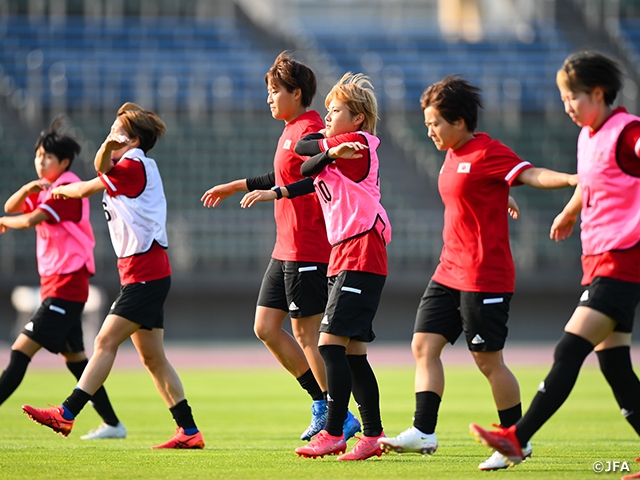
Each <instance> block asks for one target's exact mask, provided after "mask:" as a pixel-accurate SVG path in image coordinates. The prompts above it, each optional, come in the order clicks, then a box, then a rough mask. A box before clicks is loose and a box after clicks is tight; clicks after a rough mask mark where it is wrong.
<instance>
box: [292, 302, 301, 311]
mask: <svg viewBox="0 0 640 480" xmlns="http://www.w3.org/2000/svg"><path fill="white" fill-rule="evenodd" d="M289 310H300V309H299V308H298V306H297V305H296V304H295V302H291V303H290V304H289Z"/></svg>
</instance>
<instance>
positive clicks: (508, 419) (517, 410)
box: [498, 403, 522, 428]
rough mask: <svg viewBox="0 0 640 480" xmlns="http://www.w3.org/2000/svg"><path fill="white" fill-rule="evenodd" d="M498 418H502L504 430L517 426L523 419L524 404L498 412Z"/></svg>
mask: <svg viewBox="0 0 640 480" xmlns="http://www.w3.org/2000/svg"><path fill="white" fill-rule="evenodd" d="M498 417H499V418H500V425H502V426H503V427H504V428H509V427H510V426H511V425H515V424H516V422H517V421H518V420H520V419H521V418H522V403H519V404H517V405H516V406H514V407H511V408H507V409H505V410H498Z"/></svg>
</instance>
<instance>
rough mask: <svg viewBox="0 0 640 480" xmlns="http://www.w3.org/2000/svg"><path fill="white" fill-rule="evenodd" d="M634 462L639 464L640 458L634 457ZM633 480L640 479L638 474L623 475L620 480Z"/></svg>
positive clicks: (639, 473)
mask: <svg viewBox="0 0 640 480" xmlns="http://www.w3.org/2000/svg"><path fill="white" fill-rule="evenodd" d="M636 462H638V463H640V457H636ZM634 478H640V472H638V473H631V474H629V475H625V476H624V477H622V478H621V479H620V480H632V479H634Z"/></svg>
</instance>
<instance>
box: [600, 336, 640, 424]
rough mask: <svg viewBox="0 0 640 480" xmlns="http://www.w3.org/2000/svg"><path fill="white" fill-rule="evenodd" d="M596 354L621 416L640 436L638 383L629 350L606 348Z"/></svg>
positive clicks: (639, 387) (639, 393)
mask: <svg viewBox="0 0 640 480" xmlns="http://www.w3.org/2000/svg"><path fill="white" fill-rule="evenodd" d="M596 354H597V355H598V361H599V362H600V370H602V373H603V374H604V376H605V378H606V379H607V382H609V385H611V389H612V390H613V395H614V396H615V397H616V401H617V402H618V405H619V406H620V409H621V412H622V415H624V417H625V418H626V419H627V422H629V423H630V424H631V426H632V427H633V429H634V430H635V431H636V433H637V434H638V435H640V382H639V381H638V377H637V376H636V374H635V373H634V371H633V367H632V365H631V353H630V348H629V347H615V348H608V349H606V350H601V351H599V352H596Z"/></svg>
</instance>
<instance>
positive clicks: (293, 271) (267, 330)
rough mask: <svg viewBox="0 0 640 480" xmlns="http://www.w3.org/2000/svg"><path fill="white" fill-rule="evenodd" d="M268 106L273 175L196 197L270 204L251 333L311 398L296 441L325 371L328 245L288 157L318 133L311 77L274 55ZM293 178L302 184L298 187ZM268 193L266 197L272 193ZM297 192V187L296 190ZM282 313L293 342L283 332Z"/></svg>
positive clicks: (305, 185)
mask: <svg viewBox="0 0 640 480" xmlns="http://www.w3.org/2000/svg"><path fill="white" fill-rule="evenodd" d="M265 81H266V84H267V88H268V92H269V94H268V96H267V103H268V104H269V106H270V108H271V114H272V116H273V118H275V119H276V120H282V121H284V123H285V127H284V131H283V132H282V135H281V136H280V140H279V141H278V146H277V149H276V154H275V158H274V162H273V163H274V171H273V172H270V173H268V174H265V175H261V176H258V177H252V178H247V179H241V180H235V181H233V182H230V183H225V184H222V185H216V186H215V187H213V188H211V189H209V190H207V191H206V192H205V194H204V195H203V196H202V202H203V204H204V206H206V207H215V206H216V205H218V204H219V203H220V201H222V200H223V199H225V198H227V197H229V196H230V195H233V194H234V193H236V192H240V191H246V190H249V191H252V192H253V191H256V192H261V191H268V192H269V193H272V195H273V198H274V199H275V198H277V199H282V198H283V197H290V198H291V199H290V200H282V201H278V202H275V204H274V216H275V220H276V233H277V235H276V244H275V247H274V249H273V253H272V254H271V260H270V262H269V266H268V267H267V271H266V272H265V274H264V278H263V280H262V286H261V287H260V293H259V295H258V302H257V306H256V314H255V324H254V331H255V333H256V336H257V337H258V338H259V339H260V340H262V342H264V344H265V345H266V346H267V348H268V349H269V350H270V351H271V353H272V354H273V356H274V357H275V358H276V360H278V362H280V364H281V365H282V366H283V367H284V368H285V369H287V371H288V372H289V373H291V374H292V375H293V376H294V377H295V378H296V379H297V380H298V382H299V383H300V386H301V387H302V388H304V389H305V390H306V391H307V392H308V393H309V396H310V397H311V398H312V400H313V404H312V406H311V412H312V418H311V424H310V425H309V427H308V428H307V429H306V430H305V431H304V432H303V433H302V435H301V437H300V439H301V440H311V437H313V436H314V435H315V434H317V433H318V432H319V431H320V430H322V429H323V428H324V426H325V423H326V420H327V403H326V400H325V394H326V391H327V385H326V372H325V368H324V363H323V362H322V357H321V356H320V353H319V352H318V335H319V334H318V329H319V328H320V320H321V319H322V312H324V309H325V306H326V303H327V276H326V274H327V264H328V263H329V252H330V251H331V245H329V242H328V241H327V234H326V231H325V227H324V220H323V218H322V211H321V210H320V204H319V203H318V198H317V197H316V195H315V194H313V195H304V196H299V197H298V198H295V199H294V198H292V197H293V196H295V195H296V194H300V193H307V192H312V191H313V184H312V181H311V180H310V179H307V180H303V179H304V178H305V177H303V176H302V175H301V174H300V166H301V165H302V162H303V161H304V159H303V157H301V156H300V155H298V154H297V153H296V152H294V147H295V145H296V143H297V142H298V140H300V139H301V138H302V137H304V136H305V135H307V134H309V133H315V132H318V131H319V130H320V129H322V128H324V124H323V123H322V118H320V115H319V114H318V112H316V111H315V110H307V109H308V108H309V106H310V105H311V101H312V100H313V97H314V95H315V93H316V76H315V74H314V73H313V71H312V70H311V69H310V68H309V67H307V66H306V65H304V64H302V63H300V62H298V61H296V60H294V59H293V58H291V57H290V56H289V55H288V54H287V52H283V53H281V54H280V55H279V56H278V57H277V58H276V60H275V62H274V63H273V66H272V67H271V68H270V69H269V71H268V72H267V74H266V76H265ZM300 180H303V182H301V183H296V182H299V181H300ZM271 189H273V192H271ZM301 189H302V190H301ZM287 314H289V317H290V318H291V329H292V331H293V335H294V337H295V339H294V338H293V337H291V335H289V333H288V332H287V331H286V330H284V329H283V328H282V323H283V322H284V320H285V318H286V317H287ZM344 429H345V433H346V435H347V437H348V438H351V437H352V436H353V435H355V433H356V432H357V431H359V430H360V423H359V422H358V420H357V419H356V418H355V417H354V416H353V415H352V414H351V413H349V415H348V417H347V418H346V420H345V423H344Z"/></svg>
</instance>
